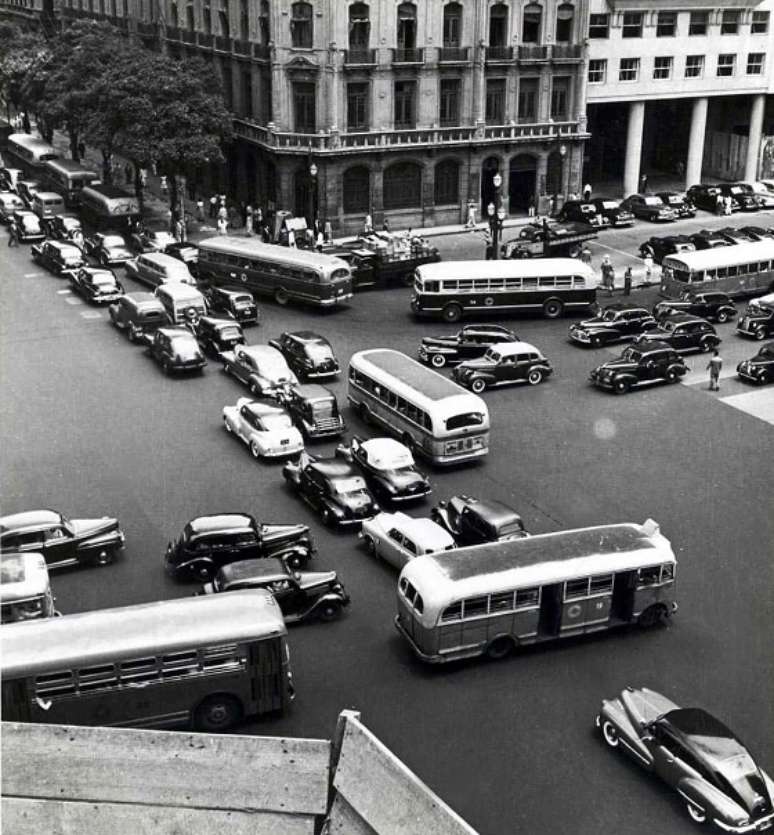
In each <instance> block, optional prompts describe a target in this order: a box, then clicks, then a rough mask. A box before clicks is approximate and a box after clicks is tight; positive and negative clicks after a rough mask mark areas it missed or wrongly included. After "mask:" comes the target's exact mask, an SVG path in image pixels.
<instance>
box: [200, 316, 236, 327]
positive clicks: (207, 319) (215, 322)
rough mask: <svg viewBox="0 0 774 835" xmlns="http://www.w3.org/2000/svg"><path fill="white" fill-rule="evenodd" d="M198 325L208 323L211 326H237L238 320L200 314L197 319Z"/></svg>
mask: <svg viewBox="0 0 774 835" xmlns="http://www.w3.org/2000/svg"><path fill="white" fill-rule="evenodd" d="M199 325H200V326H201V325H209V326H210V327H211V328H222V327H231V328H233V327H237V328H238V327H239V322H235V321H234V320H233V319H221V318H219V317H218V316H202V317H201V318H200V319H199Z"/></svg>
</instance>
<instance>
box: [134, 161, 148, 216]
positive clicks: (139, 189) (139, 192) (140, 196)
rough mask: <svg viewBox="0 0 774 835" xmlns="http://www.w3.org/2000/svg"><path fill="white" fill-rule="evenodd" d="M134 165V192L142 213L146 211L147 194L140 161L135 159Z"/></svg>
mask: <svg viewBox="0 0 774 835" xmlns="http://www.w3.org/2000/svg"><path fill="white" fill-rule="evenodd" d="M132 167H133V168H134V193H135V195H136V196H137V202H138V203H139V204H140V214H141V215H142V214H144V213H145V194H144V192H143V185H142V174H141V171H140V163H139V162H137V160H136V159H133V160H132Z"/></svg>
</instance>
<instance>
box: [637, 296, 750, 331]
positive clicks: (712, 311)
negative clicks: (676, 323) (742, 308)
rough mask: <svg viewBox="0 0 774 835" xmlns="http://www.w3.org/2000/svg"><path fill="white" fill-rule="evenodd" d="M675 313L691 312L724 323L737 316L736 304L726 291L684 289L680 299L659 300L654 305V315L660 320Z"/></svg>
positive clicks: (693, 314)
mask: <svg viewBox="0 0 774 835" xmlns="http://www.w3.org/2000/svg"><path fill="white" fill-rule="evenodd" d="M673 313H690V314H691V315H692V316H700V317H701V318H702V319H714V320H715V321H716V322H720V323H723V322H727V321H728V320H729V319H732V318H733V317H734V316H736V306H735V305H734V302H733V301H732V300H731V298H730V297H729V296H727V295H726V294H725V293H717V292H714V291H709V290H708V291H706V292H694V291H693V290H683V292H682V293H681V294H680V298H679V299H670V300H668V301H661V302H657V303H656V304H655V305H654V307H653V315H654V316H655V317H656V319H658V320H659V321H661V320H662V319H665V318H667V317H669V316H671V315H672V314H673Z"/></svg>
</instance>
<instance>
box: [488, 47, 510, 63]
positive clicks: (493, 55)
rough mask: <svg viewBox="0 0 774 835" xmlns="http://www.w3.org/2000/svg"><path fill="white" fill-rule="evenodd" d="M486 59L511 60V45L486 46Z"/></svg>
mask: <svg viewBox="0 0 774 835" xmlns="http://www.w3.org/2000/svg"><path fill="white" fill-rule="evenodd" d="M486 60H487V61H512V60H513V47H512V46H488V47H487V48H486Z"/></svg>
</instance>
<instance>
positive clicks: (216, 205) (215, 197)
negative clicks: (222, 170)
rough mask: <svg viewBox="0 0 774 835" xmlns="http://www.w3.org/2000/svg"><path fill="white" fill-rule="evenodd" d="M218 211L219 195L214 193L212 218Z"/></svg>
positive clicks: (211, 201)
mask: <svg viewBox="0 0 774 835" xmlns="http://www.w3.org/2000/svg"><path fill="white" fill-rule="evenodd" d="M217 211H218V195H217V194H213V195H212V197H210V218H214V217H215V215H216V213H217Z"/></svg>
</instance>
